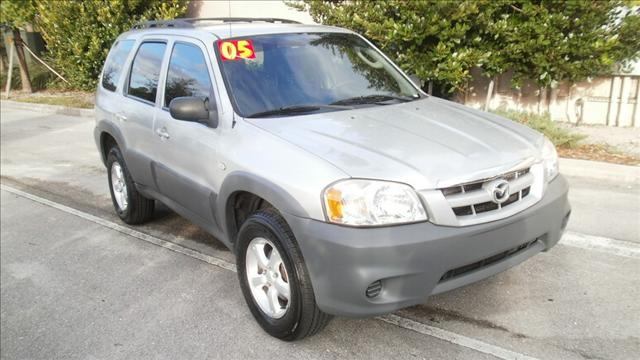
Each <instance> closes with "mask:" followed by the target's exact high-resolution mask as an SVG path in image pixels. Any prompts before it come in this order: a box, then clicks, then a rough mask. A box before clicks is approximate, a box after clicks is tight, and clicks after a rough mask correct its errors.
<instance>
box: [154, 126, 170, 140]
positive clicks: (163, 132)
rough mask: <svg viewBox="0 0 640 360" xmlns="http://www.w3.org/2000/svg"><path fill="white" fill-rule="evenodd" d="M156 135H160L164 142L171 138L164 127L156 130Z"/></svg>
mask: <svg viewBox="0 0 640 360" xmlns="http://www.w3.org/2000/svg"><path fill="white" fill-rule="evenodd" d="M156 134H158V136H160V138H161V139H164V140H168V139H169V138H170V137H171V136H169V133H168V132H167V128H166V127H162V128H160V129H158V130H156Z"/></svg>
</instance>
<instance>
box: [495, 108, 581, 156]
mask: <svg viewBox="0 0 640 360" xmlns="http://www.w3.org/2000/svg"><path fill="white" fill-rule="evenodd" d="M493 113H495V114H497V115H500V116H504V117H506V118H508V119H511V120H513V121H517V122H519V123H521V124H524V125H527V126H528V127H530V128H533V129H534V130H537V131H539V132H541V133H542V134H544V136H546V137H547V138H549V140H551V142H553V144H554V145H556V146H557V147H559V148H575V147H577V146H578V145H579V143H580V141H582V140H583V139H584V138H585V137H586V136H585V135H581V134H576V133H574V132H572V131H571V130H569V129H566V128H564V127H562V126H561V125H559V124H558V123H557V122H554V121H553V120H551V117H550V116H549V114H542V115H538V114H532V113H527V112H520V111H514V110H505V109H497V110H495V111H493Z"/></svg>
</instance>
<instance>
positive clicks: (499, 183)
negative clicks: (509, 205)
mask: <svg viewBox="0 0 640 360" xmlns="http://www.w3.org/2000/svg"><path fill="white" fill-rule="evenodd" d="M491 195H492V198H493V202H494V203H496V204H502V203H503V202H505V201H507V199H509V195H511V194H509V182H508V181H507V180H502V179H501V180H496V181H495V182H494V183H493V184H492V187H491Z"/></svg>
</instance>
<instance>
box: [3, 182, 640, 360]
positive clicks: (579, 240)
mask: <svg viewBox="0 0 640 360" xmlns="http://www.w3.org/2000/svg"><path fill="white" fill-rule="evenodd" d="M1 189H2V190H4V191H7V192H10V193H12V194H15V195H18V196H21V197H24V198H27V199H30V200H33V201H35V202H38V203H40V204H43V205H47V206H50V207H52V208H55V209H58V210H61V211H64V212H66V213H68V214H71V215H75V216H77V217H80V218H83V219H85V220H88V221H91V222H93V223H96V224H98V225H102V226H104V227H106V228H109V229H112V230H115V231H118V232H120V233H123V234H126V235H129V236H132V237H135V238H137V239H140V240H144V241H146V242H149V243H152V244H154V245H158V246H161V247H163V248H166V249H169V250H171V251H175V252H177V253H180V254H183V255H187V256H190V257H192V258H195V259H198V260H201V261H204V262H207V263H209V264H211V265H215V266H218V267H220V268H222V269H225V270H229V271H233V272H236V266H235V264H233V263H231V262H229V261H226V260H224V259H220V258H217V257H214V256H210V255H206V254H203V253H201V252H199V251H195V250H192V249H189V248H186V247H183V246H181V245H178V244H175V243H172V242H170V241H166V240H163V239H160V238H157V237H155V236H152V235H149V234H145V233H143V232H140V231H137V230H133V229H130V228H128V227H126V226H123V225H120V224H117V223H114V222H111V221H109V220H105V219H102V218H100V217H97V216H94V215H91V214H89V213H86V212H83V211H80V210H77V209H74V208H71V207H69V206H66V205H62V204H59V203H56V202H54V201H51V200H47V199H45V198H42V197H40V196H37V195H33V194H30V193H27V192H24V191H21V190H18V189H15V188H13V187H10V186H6V185H4V184H2V185H1ZM561 243H562V244H565V245H568V246H573V247H579V248H583V249H589V250H596V251H601V252H605V253H609V254H614V255H618V256H625V257H632V258H640V245H638V244H635V243H631V242H626V241H620V240H613V239H607V238H603V237H596V236H589V235H583V234H579V233H575V232H567V233H566V234H565V235H564V237H563V238H562V241H561ZM376 319H378V320H380V321H384V322H387V323H390V324H393V325H396V326H398V327H401V328H404V329H407V330H411V331H415V332H417V333H420V334H423V335H428V336H432V337H434V338H437V339H440V340H444V341H447V342H450V343H452V344H456V345H459V346H463V347H466V348H469V349H473V350H475V351H478V352H481V353H485V354H489V355H492V356H495V357H497V358H500V359H504V360H534V359H535V358H533V357H530V356H528V355H525V354H520V353H517V352H514V351H511V350H508V349H505V348H502V347H499V346H496V345H492V344H489V343H486V342H484V341H481V340H477V339H474V338H470V337H467V336H464V335H460V334H457V333H454V332H451V331H448V330H444V329H441V328H438V327H434V326H430V325H426V324H423V323H421V322H418V321H415V320H411V319H408V318H405V317H403V316H399V315H395V314H388V315H384V316H379V317H376Z"/></svg>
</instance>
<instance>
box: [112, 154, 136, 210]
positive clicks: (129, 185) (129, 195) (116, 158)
mask: <svg viewBox="0 0 640 360" xmlns="http://www.w3.org/2000/svg"><path fill="white" fill-rule="evenodd" d="M115 162H117V163H118V164H120V167H121V168H122V173H123V175H124V181H125V183H126V185H127V201H128V205H127V208H126V209H125V210H122V209H121V208H120V206H118V202H117V201H116V197H115V194H114V193H113V184H112V179H111V167H112V166H113V164H114V163H115ZM107 178H108V179H109V192H110V193H111V201H112V202H113V208H114V209H115V210H116V213H117V214H118V216H119V217H120V218H121V219H123V220H127V219H128V218H129V216H130V214H131V208H132V206H133V194H132V190H133V186H134V185H133V181H132V180H131V177H130V176H129V170H128V169H127V166H126V165H125V163H124V159H123V158H122V154H121V153H120V149H118V147H115V146H114V147H112V148H111V149H110V150H109V153H108V154H107Z"/></svg>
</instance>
